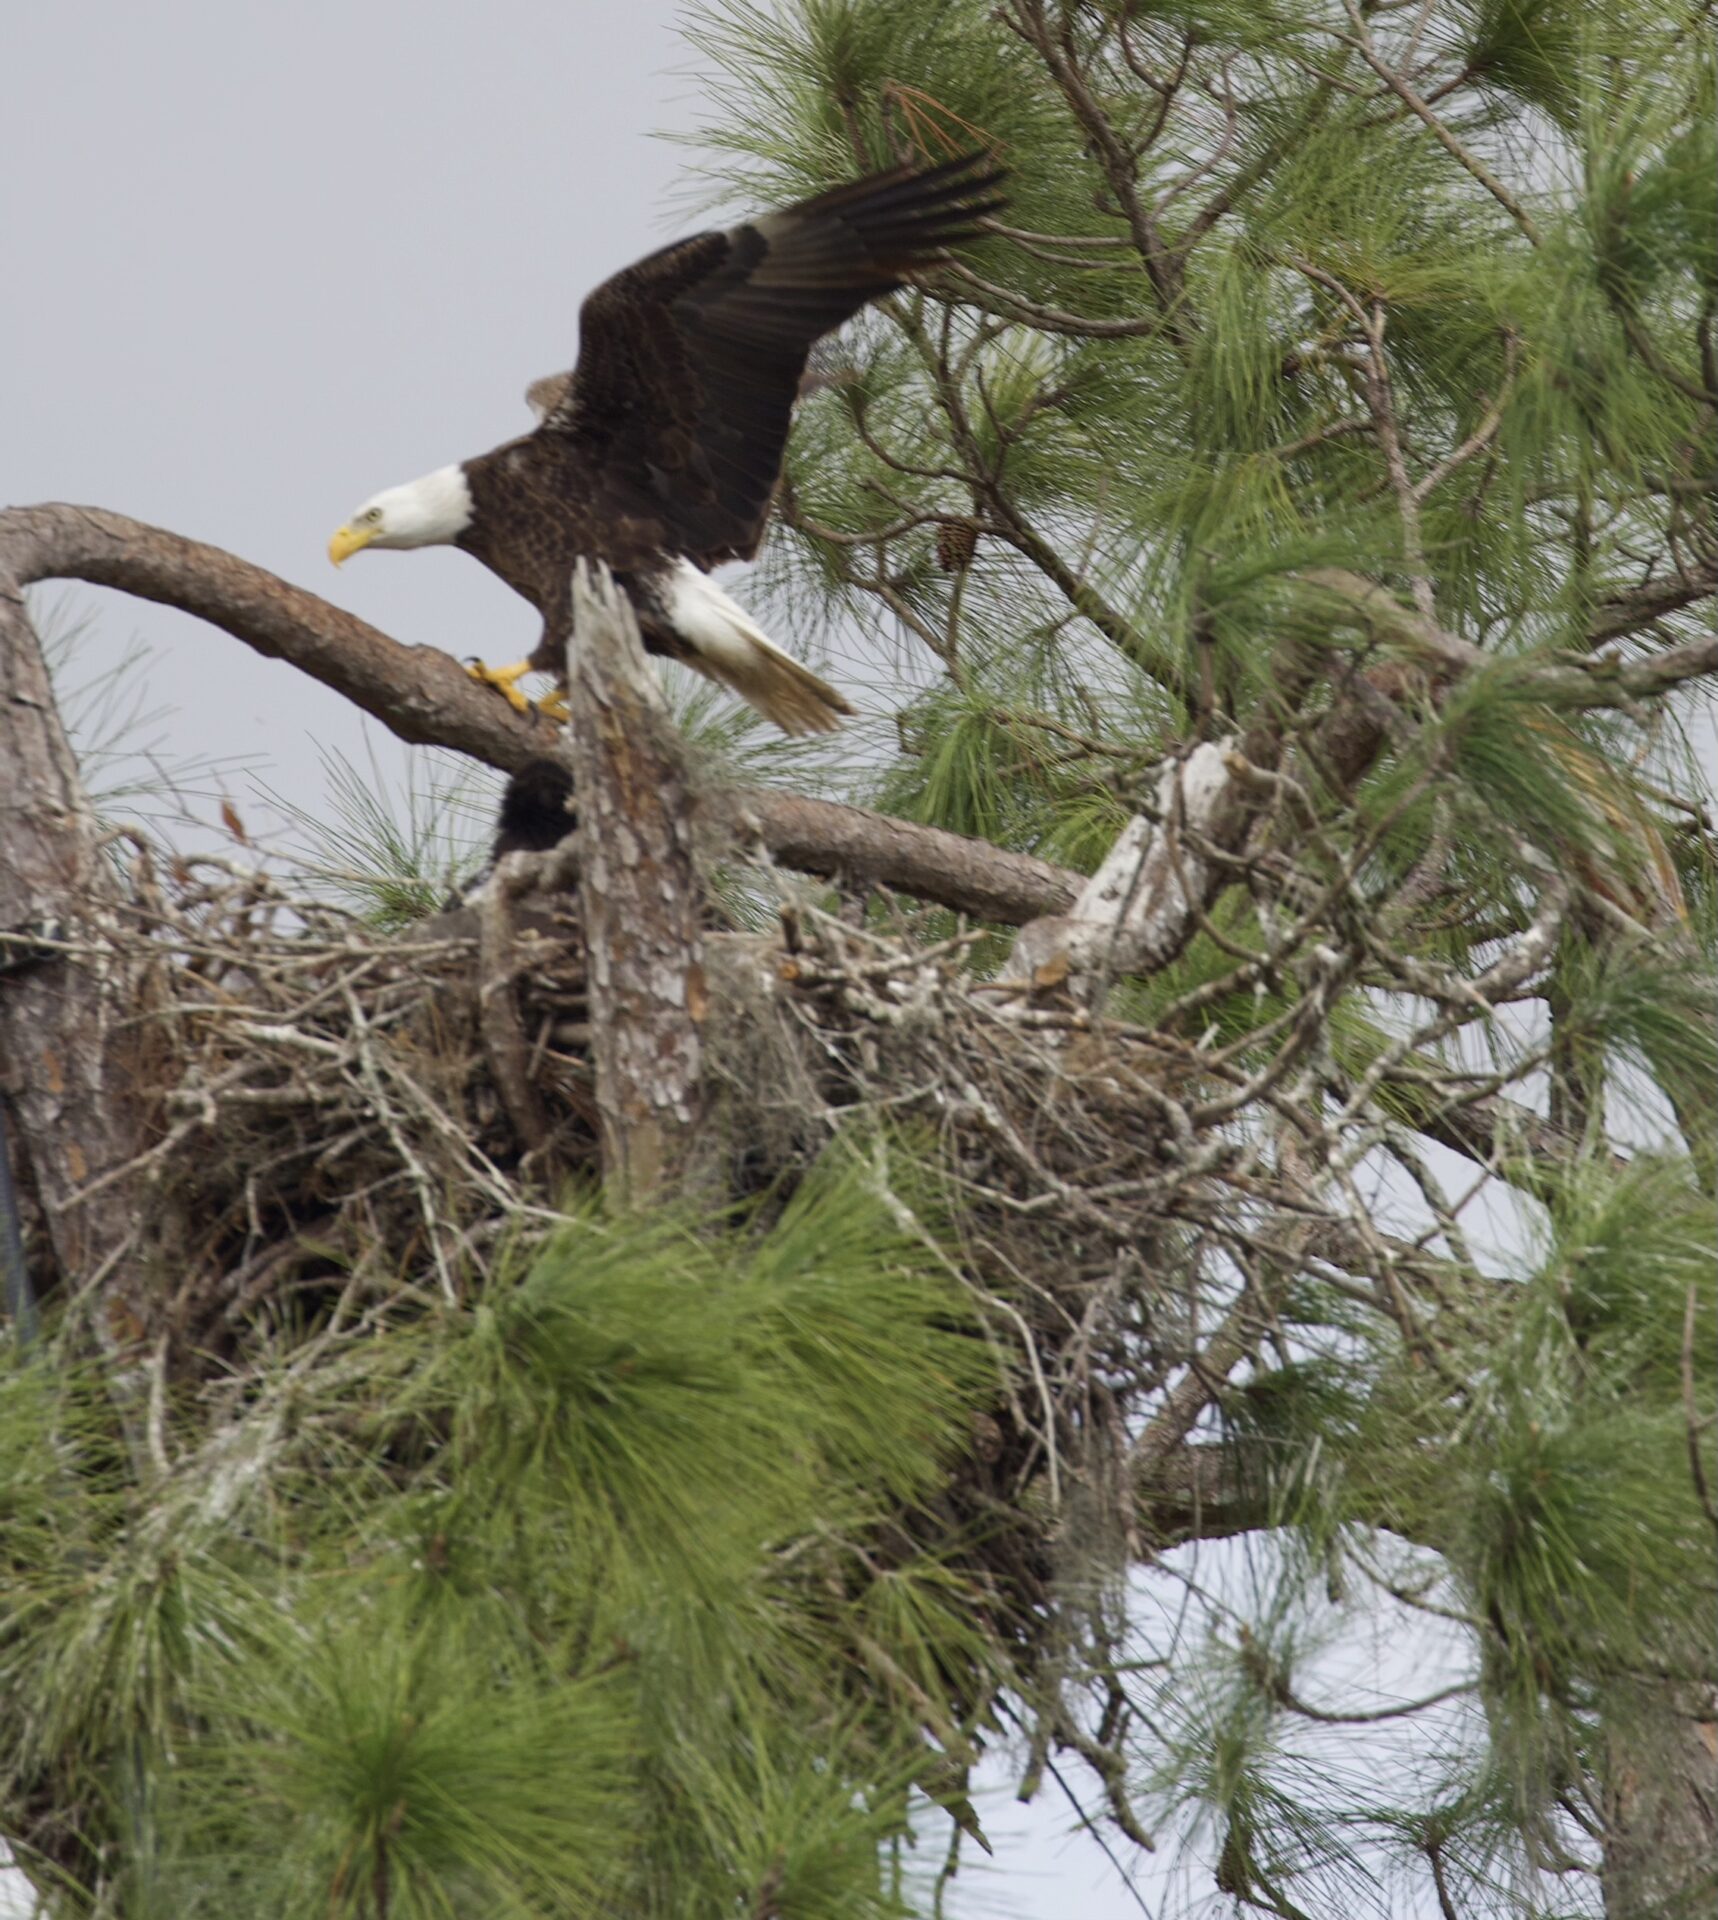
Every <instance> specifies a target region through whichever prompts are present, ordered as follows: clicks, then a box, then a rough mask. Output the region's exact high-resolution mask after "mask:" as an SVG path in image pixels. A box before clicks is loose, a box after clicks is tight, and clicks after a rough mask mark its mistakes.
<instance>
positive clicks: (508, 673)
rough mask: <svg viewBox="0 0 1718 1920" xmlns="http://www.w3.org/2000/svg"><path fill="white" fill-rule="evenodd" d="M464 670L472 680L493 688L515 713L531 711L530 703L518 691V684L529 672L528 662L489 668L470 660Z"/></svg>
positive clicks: (529, 664) (523, 661) (529, 665)
mask: <svg viewBox="0 0 1718 1920" xmlns="http://www.w3.org/2000/svg"><path fill="white" fill-rule="evenodd" d="M465 670H466V672H467V673H469V674H470V675H471V677H472V679H473V680H478V681H481V682H482V684H483V685H484V686H486V687H493V688H494V689H495V691H496V692H497V693H498V694H500V695H501V697H502V698H503V699H504V700H505V701H506V702H507V704H508V705H509V706H510V707H511V708H512V709H513V711H514V712H515V713H529V712H530V711H531V703H530V701H529V700H527V699H526V698H525V696H524V694H522V693H521V692H520V691H519V682H520V681H521V680H523V679H524V677H525V676H526V674H528V673H529V672H530V671H531V663H530V661H529V660H516V661H515V662H514V663H513V665H512V666H510V667H490V666H485V665H484V663H483V662H482V661H481V660H471V661H468V662H467V663H466V668H465Z"/></svg>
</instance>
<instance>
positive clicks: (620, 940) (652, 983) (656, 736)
mask: <svg viewBox="0 0 1718 1920" xmlns="http://www.w3.org/2000/svg"><path fill="white" fill-rule="evenodd" d="M567 702H568V705H569V707H570V709H571V713H570V718H569V721H568V728H567V734H568V744H569V748H570V752H571V758H572V765H573V785H574V790H575V792H576V793H577V795H578V811H579V839H578V845H579V894H580V901H581V905H582V907H583V917H584V929H585V953H586V966H587V969H588V979H589V993H590V1007H591V1053H592V1058H593V1061H594V1063H595V1067H596V1085H597V1105H598V1107H599V1109H600V1111H601V1115H602V1146H603V1176H604V1180H605V1182H606V1183H607V1185H608V1186H609V1187H610V1188H611V1190H614V1191H616V1192H617V1193H618V1196H619V1198H620V1199H621V1201H622V1203H623V1204H624V1205H627V1206H634V1207H636V1206H640V1205H643V1204H645V1203H646V1202H648V1201H649V1200H650V1199H651V1198H652V1196H653V1195H656V1194H658V1193H661V1192H663V1191H665V1190H669V1189H671V1188H672V1186H673V1185H674V1183H675V1179H676V1176H677V1175H678V1173H679V1171H680V1170H681V1168H682V1166H683V1165H684V1162H685V1157H686V1151H687V1147H688V1144H689V1138H690V1135H691V1133H692V1130H693V1128H694V1127H696V1125H697V1123H698V1121H699V1119H700V1117H701V1115H702V1111H703V1093H702V1087H701V1077H702V1068H703V1053H704V1047H703V1033H704V1016H705V1014H706V1012H707V1011H708V1007H709V993H708V990H707V987H706V984H705V977H704V933H703V925H702V919H703V915H702V907H703V889H702V887H701V885H700V883H699V879H698V874H697V870H696V868H695V867H694V865H693V862H692V808H693V795H692V791H691V787H690V784H689V783H688V781H687V778H686V774H685V769H684V768H683V766H682V765H681V760H680V754H679V751H678V749H677V745H676V742H675V739H674V733H673V728H672V726H671V724H670V722H669V719H668V714H667V710H666V709H665V708H664V706H663V704H662V694H661V691H660V689H659V688H658V686H657V684H656V677H655V675H654V674H653V672H652V671H651V668H650V665H649V663H648V661H647V660H646V659H645V657H644V646H643V642H642V641H641V639H640V638H639V632H638V622H637V620H636V619H635V618H634V615H633V611H632V607H631V605H630V603H629V602H628V601H627V599H626V597H625V595H624V594H622V593H621V592H620V591H619V590H618V589H617V588H616V586H615V584H614V581H613V580H612V579H611V578H610V576H609V574H608V572H607V570H606V568H605V569H594V570H593V569H587V568H586V567H585V565H584V564H583V563H582V562H581V563H580V566H579V569H578V573H577V575H576V577H575V579H574V582H573V638H572V640H571V642H570V644H569V646H568V649H567Z"/></svg>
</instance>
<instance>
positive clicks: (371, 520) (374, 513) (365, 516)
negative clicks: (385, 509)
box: [358, 507, 382, 527]
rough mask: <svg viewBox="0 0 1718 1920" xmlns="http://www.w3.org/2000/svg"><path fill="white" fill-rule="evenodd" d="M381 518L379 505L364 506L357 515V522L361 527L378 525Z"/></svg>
mask: <svg viewBox="0 0 1718 1920" xmlns="http://www.w3.org/2000/svg"><path fill="white" fill-rule="evenodd" d="M381 520H382V509H381V508H380V507H366V508H365V509H364V511H363V512H362V513H361V514H359V516H358V524H359V526H361V527H375V526H380V524H381Z"/></svg>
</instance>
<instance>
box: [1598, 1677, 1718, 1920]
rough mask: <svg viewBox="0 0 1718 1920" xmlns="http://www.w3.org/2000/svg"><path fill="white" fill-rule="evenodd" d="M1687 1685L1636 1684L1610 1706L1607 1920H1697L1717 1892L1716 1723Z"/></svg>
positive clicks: (1708, 1910)
mask: <svg viewBox="0 0 1718 1920" xmlns="http://www.w3.org/2000/svg"><path fill="white" fill-rule="evenodd" d="M1685 1693H1686V1689H1680V1688H1677V1687H1675V1686H1672V1685H1670V1684H1668V1683H1664V1682H1660V1683H1656V1684H1651V1683H1649V1684H1646V1685H1642V1686H1640V1687H1638V1688H1636V1689H1635V1690H1634V1692H1633V1694H1632V1695H1631V1696H1630V1697H1629V1698H1628V1699H1626V1700H1623V1701H1620V1702H1616V1703H1613V1706H1612V1708H1611V1709H1610V1710H1609V1711H1608V1712H1607V1715H1606V1729H1605V1733H1606V1747H1607V1750H1608V1752H1607V1768H1606V1772H1607V1779H1606V1800H1607V1804H1606V1808H1605V1813H1606V1821H1605V1866H1604V1888H1605V1915H1606V1920H1649V1917H1650V1920H1684V1916H1687V1920H1695V1916H1703V1915H1706V1914H1710V1913H1711V1912H1712V1911H1713V1910H1714V1905H1715V1898H1718V1722H1715V1721H1714V1720H1713V1718H1712V1705H1711V1702H1710V1701H1708V1702H1707V1703H1706V1705H1705V1706H1704V1708H1703V1709H1702V1710H1701V1711H1699V1712H1691V1711H1690V1710H1689V1702H1688V1700H1687V1699H1686V1697H1680V1698H1679V1697H1678V1696H1679V1694H1681V1695H1685Z"/></svg>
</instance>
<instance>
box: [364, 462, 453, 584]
mask: <svg viewBox="0 0 1718 1920" xmlns="http://www.w3.org/2000/svg"><path fill="white" fill-rule="evenodd" d="M470 525H471V489H470V487H468V486H467V485H466V483H465V472H464V469H463V468H460V467H457V466H455V467H437V468H436V470H435V472H434V473H426V474H425V475H424V477H423V478H422V479H421V480H408V481H407V482H406V484H405V485H404V486H403V487H384V488H383V489H382V491H381V492H380V493H375V494H372V495H371V496H370V498H369V499H368V500H366V501H365V502H364V504H363V505H362V506H361V507H360V508H359V509H358V511H357V512H356V513H354V514H353V516H352V517H351V519H350V520H348V521H347V522H346V524H345V526H343V527H341V528H340V529H339V530H338V532H336V534H335V535H334V538H333V539H332V540H330V541H329V543H328V557H329V559H330V560H332V561H333V562H334V564H335V566H339V565H340V563H341V562H342V561H343V560H348V559H350V558H351V556H352V555H353V554H355V553H356V552H357V551H358V550H359V548H360V547H440V546H446V545H447V543H448V542H449V541H450V540H457V539H458V538H459V536H460V535H461V534H462V533H463V532H464V531H465V529H466V528H467V527H469V526H470Z"/></svg>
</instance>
